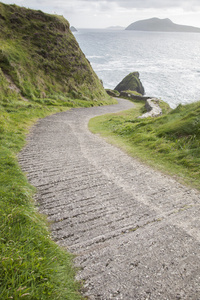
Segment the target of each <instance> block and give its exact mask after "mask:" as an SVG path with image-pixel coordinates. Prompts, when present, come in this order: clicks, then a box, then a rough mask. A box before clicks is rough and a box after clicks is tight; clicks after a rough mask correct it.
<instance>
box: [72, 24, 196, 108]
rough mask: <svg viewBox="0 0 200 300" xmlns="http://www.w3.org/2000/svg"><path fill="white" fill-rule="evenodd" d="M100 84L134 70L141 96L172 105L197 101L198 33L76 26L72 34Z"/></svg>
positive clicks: (110, 85) (115, 81) (112, 83)
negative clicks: (79, 27)
mask: <svg viewBox="0 0 200 300" xmlns="http://www.w3.org/2000/svg"><path fill="white" fill-rule="evenodd" d="M74 36H75V38H76V40H77V41H78V43H79V45H80V47H81V49H82V51H83V52H84V54H85V55H86V57H87V59H88V60H89V61H90V63H91V65H92V67H93V69H94V71H95V72H96V74H97V75H98V77H99V78H100V79H101V80H102V81H103V84H104V87H105V88H109V89H114V88H115V87H116V85H117V84H118V83H119V82H120V81H121V80H122V79H123V78H124V77H125V76H126V75H128V74H129V73H130V72H134V71H138V72H139V74H140V80H141V81H142V84H143V86H144V89H145V95H147V96H152V97H157V98H160V99H162V100H164V101H165V102H167V103H168V104H169V105H170V106H171V107H172V108H175V107H176V106H177V105H178V104H180V103H182V104H187V103H191V102H195V101H198V100H200V34H199V33H168V32H142V31H141V32H139V31H126V30H119V31H115V30H98V29H80V30H79V31H78V32H75V33H74Z"/></svg>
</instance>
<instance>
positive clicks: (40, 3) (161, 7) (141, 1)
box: [0, 0, 200, 28]
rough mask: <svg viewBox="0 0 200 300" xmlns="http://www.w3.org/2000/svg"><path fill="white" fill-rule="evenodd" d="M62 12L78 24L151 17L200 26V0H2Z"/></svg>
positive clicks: (121, 23) (111, 23)
mask: <svg viewBox="0 0 200 300" xmlns="http://www.w3.org/2000/svg"><path fill="white" fill-rule="evenodd" d="M0 1H2V2H3V3H6V4H17V5H20V6H24V7H28V8H33V9H38V10H42V11H44V12H48V13H52V14H55V13H56V14H58V15H63V16H64V17H65V18H66V19H67V20H68V21H69V22H70V25H73V26H75V27H77V28H106V27H109V26H123V27H127V26H128V25H130V24H131V23H133V22H135V21H138V20H143V19H148V18H152V17H158V18H170V19H171V20H172V21H173V22H174V23H178V24H181V25H192V26H197V27H200V0H57V1H54V0H11V1H10V0H0Z"/></svg>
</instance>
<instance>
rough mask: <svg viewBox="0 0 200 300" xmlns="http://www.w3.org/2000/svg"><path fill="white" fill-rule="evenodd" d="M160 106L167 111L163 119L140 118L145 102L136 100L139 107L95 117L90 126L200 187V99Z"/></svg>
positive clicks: (128, 150) (156, 165)
mask: <svg viewBox="0 0 200 300" xmlns="http://www.w3.org/2000/svg"><path fill="white" fill-rule="evenodd" d="M160 105H161V107H162V109H164V114H163V116H161V117H159V118H147V119H138V118H137V117H138V116H139V115H141V114H143V113H144V103H141V102H135V106H136V107H135V109H131V110H129V111H126V112H122V113H117V114H114V115H106V116H102V117H97V118H94V119H92V120H91V121H90V128H91V130H92V131H93V132H95V133H97V132H98V133H101V134H102V135H103V136H106V137H107V138H108V139H109V140H110V141H111V142H113V143H115V144H117V145H119V146H120V147H121V148H123V149H125V150H126V151H127V152H128V153H129V154H130V155H132V156H134V157H138V158H140V159H141V160H143V161H145V162H148V163H149V164H150V165H152V166H155V167H157V168H159V169H160V170H162V171H165V172H167V173H169V174H171V175H175V176H178V178H179V180H180V181H182V182H184V183H187V184H190V185H192V186H194V187H197V188H199V186H200V102H196V103H192V104H189V105H179V106H178V107H177V108H176V109H174V110H169V107H167V106H166V105H165V104H164V103H163V102H161V104H160Z"/></svg>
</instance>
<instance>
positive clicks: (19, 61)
mask: <svg viewBox="0 0 200 300" xmlns="http://www.w3.org/2000/svg"><path fill="white" fill-rule="evenodd" d="M0 68H1V70H2V71H3V73H4V74H6V75H9V76H10V78H12V81H13V82H14V83H15V85H16V86H17V87H18V88H19V90H20V93H21V94H22V95H23V96H24V97H26V98H28V99H31V100H37V99H43V98H47V99H53V100H56V99H58V98H60V99H61V98H62V99H66V98H73V99H77V98H78V99H82V100H86V101H91V100H92V101H94V100H96V101H101V99H103V98H104V99H106V98H107V97H108V96H107V94H106V92H105V90H104V89H103V86H102V84H101V82H100V80H99V78H98V77H97V75H96V74H95V72H94V71H93V69H92V68H91V66H90V64H89V62H88V60H87V59H86V57H85V55H84V54H83V52H82V51H81V49H80V47H79V45H78V43H77V41H76V39H75V38H74V36H73V34H72V33H71V31H70V28H69V23H68V21H67V20H65V19H64V17H62V16H57V15H49V14H45V13H43V12H42V11H36V10H31V9H26V8H24V7H19V6H16V5H5V4H3V3H1V2H0ZM107 100H108V98H107Z"/></svg>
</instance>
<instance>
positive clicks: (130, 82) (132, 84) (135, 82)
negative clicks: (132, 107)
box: [115, 72, 144, 95]
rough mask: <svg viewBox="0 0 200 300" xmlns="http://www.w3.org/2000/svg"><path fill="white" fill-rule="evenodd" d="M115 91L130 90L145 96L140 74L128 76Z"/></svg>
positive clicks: (133, 73) (135, 73)
mask: <svg viewBox="0 0 200 300" xmlns="http://www.w3.org/2000/svg"><path fill="white" fill-rule="evenodd" d="M115 90H117V91H118V92H122V91H127V90H130V91H135V92H137V93H140V94H141V95H144V87H143V85H142V83H141V81H140V78H139V73H138V72H132V73H130V74H129V75H127V76H126V77H125V78H124V79H123V80H122V81H121V82H120V83H119V84H118V85H117V86H116V87H115Z"/></svg>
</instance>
